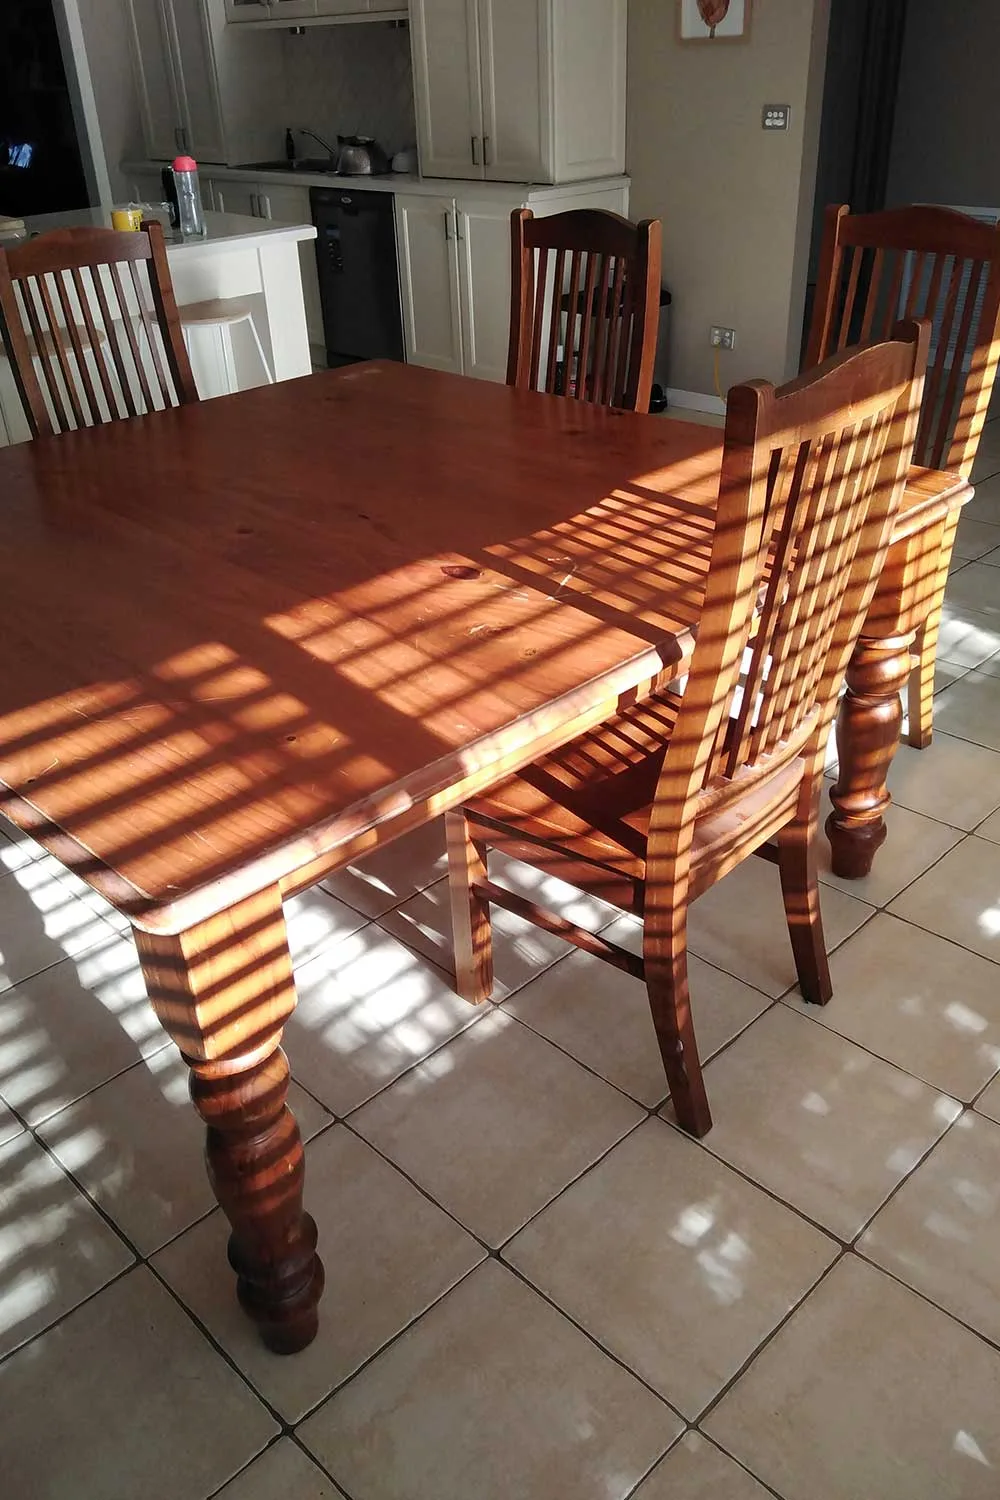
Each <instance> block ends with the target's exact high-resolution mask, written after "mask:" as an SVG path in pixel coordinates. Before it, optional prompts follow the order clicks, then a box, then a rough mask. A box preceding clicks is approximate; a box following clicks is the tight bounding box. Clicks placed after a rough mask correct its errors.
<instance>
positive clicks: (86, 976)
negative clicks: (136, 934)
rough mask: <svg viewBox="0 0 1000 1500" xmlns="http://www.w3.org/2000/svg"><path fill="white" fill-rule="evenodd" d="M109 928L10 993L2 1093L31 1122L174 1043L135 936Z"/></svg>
mask: <svg viewBox="0 0 1000 1500" xmlns="http://www.w3.org/2000/svg"><path fill="white" fill-rule="evenodd" d="M3 883H4V882H3V881H2V880H0V886H2V885H3ZM102 930H103V937H102V939H101V941H100V942H99V943H95V944H94V946H93V947H91V948H90V949H88V950H87V951H86V952H84V953H81V954H79V955H78V956H77V957H76V958H64V959H63V960H62V962H61V963H58V964H54V965H53V967H52V968H50V969H45V970H44V971H43V972H42V973H41V974H36V975H34V976H33V977H32V978H31V979H26V980H24V981H22V982H21V983H19V984H17V985H15V986H14V987H13V988H11V989H9V990H7V991H6V993H5V994H4V996H3V1002H2V1005H0V1096H2V1097H3V1098H4V1099H5V1100H6V1101H7V1103H8V1104H11V1105H13V1107H14V1108H15V1109H16V1110H17V1111H18V1112H19V1114H22V1115H23V1116H24V1117H25V1118H26V1119H27V1121H28V1123H29V1125H36V1124H38V1123H39V1122H40V1121H41V1120H44V1119H46V1118H47V1117H48V1116H49V1115H51V1114H54V1113H55V1112H56V1110H59V1109H63V1108H64V1107H65V1106H66V1105H67V1104H71V1103H73V1101H74V1100H76V1099H79V1098H80V1097H81V1096H82V1095H84V1094H86V1093H89V1091H90V1090H91V1089H94V1088H96V1087H97V1086H98V1085H99V1084H101V1083H105V1082H106V1081H107V1079H109V1078H113V1077H114V1075H115V1074H116V1073H121V1072H122V1071H123V1070H124V1069H125V1068H130V1067H131V1066H132V1065H133V1063H136V1062H138V1060H139V1059H140V1057H148V1056H151V1055H152V1054H153V1053H155V1052H158V1051H160V1050H161V1049H162V1048H164V1047H167V1046H169V1045H170V1044H169V1041H168V1038H167V1035H166V1032H165V1031H164V1030H163V1028H162V1027H161V1026H160V1023H159V1022H158V1021H157V1019H156V1017H155V1015H154V1014H153V1008H152V1006H151V1005H150V1003H149V1001H148V999H147V998H146V988H145V985H144V984H143V981H142V974H141V973H140V971H139V964H138V961H137V959H136V955H135V945H134V944H133V942H132V940H131V938H123V937H119V936H116V935H115V934H114V933H112V932H111V931H110V930H109V929H108V928H107V927H104V926H103V924H102ZM4 942H6V937H5V938H4Z"/></svg>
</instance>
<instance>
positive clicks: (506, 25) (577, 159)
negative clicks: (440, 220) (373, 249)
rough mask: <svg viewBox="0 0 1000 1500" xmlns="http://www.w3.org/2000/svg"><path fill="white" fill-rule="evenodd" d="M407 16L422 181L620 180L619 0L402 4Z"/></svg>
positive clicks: (419, 0) (622, 65) (622, 36)
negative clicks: (406, 6) (427, 178)
mask: <svg viewBox="0 0 1000 1500" xmlns="http://www.w3.org/2000/svg"><path fill="white" fill-rule="evenodd" d="M410 14H411V26H410V30H411V36H412V47H413V73H414V100H415V105H416V117H417V137H418V141H419V145H420V165H421V170H422V172H423V173H424V175H425V176H430V177H465V178H483V179H491V180H494V181H502V182H553V183H554V182H571V181H574V180H578V179H582V178H586V177H601V176H612V175H614V174H616V173H620V172H621V171H623V169H624V163H625V69H626V44H627V36H626V19H627V0H411V4H410Z"/></svg>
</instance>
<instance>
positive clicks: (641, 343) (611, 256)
mask: <svg viewBox="0 0 1000 1500" xmlns="http://www.w3.org/2000/svg"><path fill="white" fill-rule="evenodd" d="M660 260H661V232H660V224H659V221H658V220H644V221H643V222H642V223H641V224H631V223H630V222H629V221H628V220H627V219H623V218H622V217H621V216H620V215H619V214H613V213H607V212H605V211H604V210H601V209H576V210H572V211H570V212H568V213H562V214H552V215H547V216H546V217H544V218H541V219H536V218H535V216H534V214H533V213H532V212H531V210H530V209H527V208H523V209H515V211H514V213H513V214H512V216H511V324H510V345H509V355H508V363H507V384H508V385H513V386H516V387H518V388H519V389H521V390H541V391H548V392H549V393H550V394H553V395H560V396H574V397H576V399H577V400H581V401H592V402H595V403H597V404H599V405H604V406H620V407H627V408H629V409H631V410H636V411H648V409H649V395H650V390H651V388H652V381H653V360H654V356H655V353H656V336H657V330H658V326H659V307H660Z"/></svg>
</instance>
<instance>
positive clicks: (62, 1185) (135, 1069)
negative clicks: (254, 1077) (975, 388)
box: [0, 421, 1000, 1500]
mask: <svg viewBox="0 0 1000 1500" xmlns="http://www.w3.org/2000/svg"><path fill="white" fill-rule="evenodd" d="M991 476H992V477H991ZM978 477H979V478H980V480H981V482H980V485H979V491H978V495H977V498H976V500H975V501H974V503H973V505H972V506H971V507H970V509H969V511H968V512H967V514H966V516H965V517H964V518H963V521H962V527H961V533H960V539H959V554H960V555H959V557H958V558H957V559H956V566H955V571H954V574H953V578H952V584H951V589H950V598H949V607H948V619H947V622H946V628H945V633H944V646H943V649H942V653H941V656H942V663H941V669H940V673H939V683H940V689H941V690H940V693H939V696H938V700H937V733H936V737H935V742H934V745H933V746H932V747H931V749H929V750H928V751H925V752H923V753H919V754H918V753H917V752H916V751H913V750H909V749H906V748H904V749H902V750H901V751H900V753H899V756H898V758H897V760H896V763H895V766H894V769H893V773H892V789H893V793H894V796H895V799H896V800H895V806H894V808H893V810H892V812H891V815H890V837H889V842H888V843H887V844H886V846H885V848H884V849H883V851H882V853H881V855H880V856H879V859H878V862H877V865H876V870H875V873H874V874H873V876H872V877H871V878H870V879H869V880H866V881H862V882H859V883H854V884H851V883H849V882H844V881H836V880H834V879H833V877H832V876H830V875H829V874H828V873H827V872H826V871H824V875H823V879H824V893H823V897H824V913H825V919H826V926H827V934H828V938H829V943H830V946H831V948H832V949H833V950H834V952H833V959H832V969H833V978H834V983H835V995H834V999H833V1001H832V1003H831V1004H830V1006H829V1007H828V1008H827V1009H826V1010H824V1011H822V1012H819V1011H816V1010H815V1009H813V1008H811V1007H807V1006H805V1005H804V1004H803V1003H802V1002H801V1001H800V1000H799V999H798V998H797V996H796V993H795V989H794V971H793V968H792V963H791V956H790V952H789V949H788V942H787V938H786V936H785V933H784V929H783V925H782V921H781V914H780V903H779V901H778V897H777V885H776V879H775V876H774V872H773V870H772V869H771V868H770V867H769V866H766V865H759V866H758V865H757V864H756V863H754V864H752V865H747V866H744V867H743V868H741V869H740V870H739V871H737V872H736V873H735V874H734V875H732V876H730V877H729V878H728V879H727V880H726V881H725V882H724V884H723V885H722V886H720V887H719V888H718V889H717V890H716V891H714V892H712V893H710V894H709V895H708V896H707V897H706V898H704V899H703V900H702V901H701V902H699V903H698V905H697V907H696V909H695V912H694V915H693V920H692V936H691V942H692V947H693V949H694V951H695V953H696V954H697V958H696V959H695V960H694V962H693V965H692V985H693V990H694V1005H695V1016H696V1021H697V1025H698V1028H699V1035H700V1037H701V1040H702V1045H703V1051H704V1053H705V1055H706V1057H708V1058H709V1059H711V1060H710V1061H709V1064H708V1067H707V1078H708V1085H709V1089H710V1093H711V1098H712V1103H713V1107H714V1110H715V1117H716V1125H715V1128H714V1130H713V1131H712V1132H711V1134H710V1135H709V1136H708V1137H707V1138H706V1140H705V1141H704V1142H703V1143H701V1144H696V1143H694V1142H692V1141H691V1140H689V1139H688V1138H687V1137H686V1136H684V1135H682V1134H681V1133H680V1132H678V1131H677V1129H676V1128H675V1126H674V1124H673V1123H672V1118H671V1114H670V1107H669V1102H668V1101H667V1100H666V1098H665V1087H664V1082H663V1075H662V1071H661V1068H660V1064H659V1060H658V1055H657V1053H656V1049H655V1043H654V1039H653V1032H652V1026H651V1023H650V1020H649V1015H648V1011H647V1009H646V1002H645V998H644V993H643V990H642V988H641V986H639V985H638V984H636V983H635V982H634V981H632V980H629V979H625V978H623V977H622V976H621V975H619V974H618V973H617V972H616V971H614V970H611V969H609V968H607V967H605V966H602V965H600V964H598V963H597V962H596V961H595V960H592V959H590V958H589V957H587V956H585V955H583V954H581V953H579V952H575V951H571V950H568V949H566V948H564V947H563V945H562V944H560V943H559V942H558V941H557V940H556V939H553V938H552V937H550V936H547V935H545V934H543V933H539V932H536V931H531V930H527V929H525V928H524V927H523V925H521V924H520V923H519V922H518V921H517V920H516V919H507V918H506V917H503V918H501V919H500V922H499V923H498V926H499V929H500V932H501V937H500V941H499V954H498V978H499V984H498V991H497V994H498V997H499V998H500V1002H501V1003H499V1004H498V1005H495V1006H487V1007H484V1008H483V1009H482V1010H480V1011H473V1010H470V1009H469V1008H468V1007H466V1006H465V1005H464V1004H463V1003H462V1002H461V1001H460V1000H458V999H457V998H456V997H455V996H454V995H453V994H452V992H451V990H450V988H449V985H448V981H447V978H446V974H445V967H446V965H447V963H448V927H447V910H446V903H445V901H444V896H445V890H444V887H443V886H442V884H441V878H442V874H443V868H444V866H443V851H442V844H441V834H440V829H439V828H432V829H429V830H426V831H424V832H423V833H421V834H420V835H418V836H414V837H412V838H410V839H408V840H406V841H404V842H402V843H400V844H397V845H396V846H394V847H393V848H392V849H391V850H389V851H387V852H385V853H384V854H382V855H380V856H378V857H377V858H376V859H373V860H372V861H371V862H370V863H369V864H367V865H365V866H359V867H358V868H356V869H353V870H349V871H345V872H344V873H342V874H341V875H339V876H338V877H337V878H336V879H335V880H332V881H331V882H329V890H328V891H323V890H317V891H314V892H312V893H311V894H310V895H309V896H307V897H306V898H303V899H300V900H298V901H296V902H295V903H293V904H292V906H291V908H290V911H289V925H290V933H291V940H292V944H293V949H294V953H295V958H296V965H297V977H298V988H299V996H300V1003H299V1009H298V1011H297V1013H296V1015H295V1017H294V1019H293V1020H292V1022H291V1023H290V1025H289V1027H288V1029H287V1032H286V1042H287V1048H288V1052H289V1055H290V1057H291V1060H292V1065H293V1071H294V1074H295V1078H296V1083H295V1086H294V1089H293V1096H292V1100H293V1104H294V1107H295V1109H296V1112H297V1114H298V1117H299V1120H300V1122H301V1125H302V1129H303V1134H304V1135H305V1136H306V1138H307V1140H308V1145H307V1150H306V1156H307V1163H308V1184H307V1191H308V1201H309V1206H310V1208H311V1210H312V1212H313V1214H314V1215H315V1217H316V1219H317V1222H318V1224H319V1230H320V1235H321V1242H322V1249H323V1254H324V1258H325V1262H326V1267H327V1292H326V1297H325V1300H324V1303H323V1317H322V1323H321V1331H320V1336H319V1338H318V1339H317V1341H316V1342H315V1343H314V1344H313V1345H312V1346H311V1348H310V1349H309V1350H307V1351H306V1352H305V1353H304V1354H302V1355H300V1356H297V1357H295V1358H292V1359H284V1360H282V1359H278V1358H275V1357H273V1356H270V1355H268V1354H267V1353H266V1352H265V1351H264V1350H263V1348H262V1347H261V1346H260V1345H259V1343H258V1342H257V1340H256V1338H255V1335H254V1334H253V1332H252V1331H251V1329H250V1326H249V1325H248V1324H247V1322H246V1321H245V1320H244V1318H243V1316H242V1314H241V1313H240V1312H239V1310H238V1308H237V1307H236V1304H235V1300H234V1298H233V1295H232V1286H231V1277H230V1273H229V1271H228V1268H227V1265H226V1260H225V1241H226V1229H225V1225H224V1223H223V1220H222V1218H221V1216H220V1214H219V1212H218V1210H216V1209H214V1208H213V1200H212V1196H211V1193H210V1190H209V1188H208V1185H207V1182H206V1180H205V1177H204V1173H203V1169H202V1164H201V1131H200V1127H199V1126H198V1124H197V1122H196V1120H195V1117H194V1114H193V1112H192V1110H191V1108H190V1106H189V1104H188V1102H187V1096H186V1077H185V1069H184V1067H183V1065H182V1064H181V1062H180V1061H179V1059H178V1057H177V1055H176V1053H175V1051H174V1049H173V1047H172V1046H170V1045H169V1044H167V1043H166V1041H165V1038H164V1036H163V1034H162V1033H161V1032H160V1030H159V1028H158V1027H157V1025H156V1023H155V1021H154V1019H153V1017H152V1015H151V1013H150V1010H149V1007H148V1005H147V1003H146V1000H145V997H144V993H143V988H142V984H141V982H140V980H139V976H138V973H137V970H136V966H135V958H134V951H133V949H132V946H131V941H130V939H129V938H128V936H127V935H123V933H122V930H121V924H120V923H119V922H117V921H116V920H115V919H114V918H113V916H112V914H110V912H109V911H108V909H107V908H102V906H101V903H100V902H99V901H98V900H97V899H96V898H94V897H93V896H91V895H88V894H85V893H84V892H83V891H82V889H81V888H80V887H79V886H78V885H77V883H76V882H74V881H73V880H72V879H70V878H69V877H68V876H66V875H64V874H61V873H60V871H59V869H58V867H57V866H56V865H55V864H54V863H53V861H51V860H49V859H46V858H45V857H42V856H40V855H39V854H38V851H37V850H35V849H33V848H31V847H30V846H28V845H26V844H24V843H23V842H18V841H16V840H11V839H6V840H5V839H4V838H3V837H2V835H0V870H2V871H3V873H2V874H0V992H2V993H0V1399H2V1412H3V1416H2V1420H0V1492H2V1493H3V1494H4V1495H5V1496H7V1495H9V1496H11V1497H12V1500H64V1497H65V1500H117V1497H122V1500H125V1497H127V1500H134V1497H136V1496H139V1495H141V1496H142V1497H143V1500H207V1497H209V1496H214V1495H220V1496H223V1497H224V1500H277V1497H280V1500H292V1497H294V1500H320V1497H342V1496H345V1495H346V1496H348V1497H350V1500H432V1497H433V1500H557V1497H558V1500H562V1497H566V1500H626V1497H633V1496H634V1497H635V1500H764V1497H767V1496H771V1497H774V1496H778V1497H780V1500H980V1497H982V1500H986V1497H989V1500H996V1497H997V1495H998V1494H1000V566H998V564H1000V421H995V422H993V423H991V424H990V425H989V427H988V428H987V430H986V436H985V438H984V442H983V446H982V450H981V461H980V470H979V476H978ZM501 873H503V874H504V875H505V878H507V879H509V880H511V881H513V882H514V883H515V884H516V885H517V886H518V888H520V889H522V890H525V889H529V890H530V889H531V888H532V887H533V886H536V885H537V878H536V877H535V876H534V875H533V874H532V873H531V872H529V871H527V870H526V869H525V868H524V867H523V866H515V865H509V864H508V865H506V866H501ZM543 894H546V895H547V898H548V899H550V900H558V899H559V893H558V892H552V891H551V890H550V891H548V892H547V893H543ZM563 894H566V893H563ZM575 914H576V916H577V918H578V919H579V920H581V921H583V922H586V923H588V924H589V925H591V926H594V927H604V926H605V925H607V924H608V923H609V922H611V921H613V920H615V915H614V913H613V912H612V911H611V910H610V909H608V908H605V907H602V906H600V904H597V903H591V902H583V901H581V900H580V899H579V898H577V902H576V912H575ZM615 936H616V937H617V938H618V940H619V941H622V942H625V943H634V942H635V941H636V937H637V930H636V928H635V927H634V925H633V924H631V923H630V922H629V921H628V920H627V919H623V918H618V919H617V926H616V929H615Z"/></svg>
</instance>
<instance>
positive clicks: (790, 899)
mask: <svg viewBox="0 0 1000 1500" xmlns="http://www.w3.org/2000/svg"><path fill="white" fill-rule="evenodd" d="M778 873H779V875H780V876H781V895H782V899H783V900H784V903H785V920H786V921H787V923H788V936H789V937H790V939H791V942H792V953H793V955H794V958H795V971H796V973H797V974H798V978H799V988H800V989H801V991H802V998H803V999H804V1000H808V1001H809V1003H810V1004H811V1005H825V1004H826V1003H827V1001H828V1000H829V999H830V997H831V995H832V994H833V983H832V981H831V979H830V965H829V962H828V960H827V956H826V939H825V938H824V936H823V917H822V913H821V912H820V905H819V879H818V876H817V865H816V819H815V817H811V818H810V819H809V820H808V821H807V822H806V821H799V820H796V821H795V822H794V823H789V824H788V825H787V827H785V828H783V829H782V830H781V832H780V833H779V834H778Z"/></svg>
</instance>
